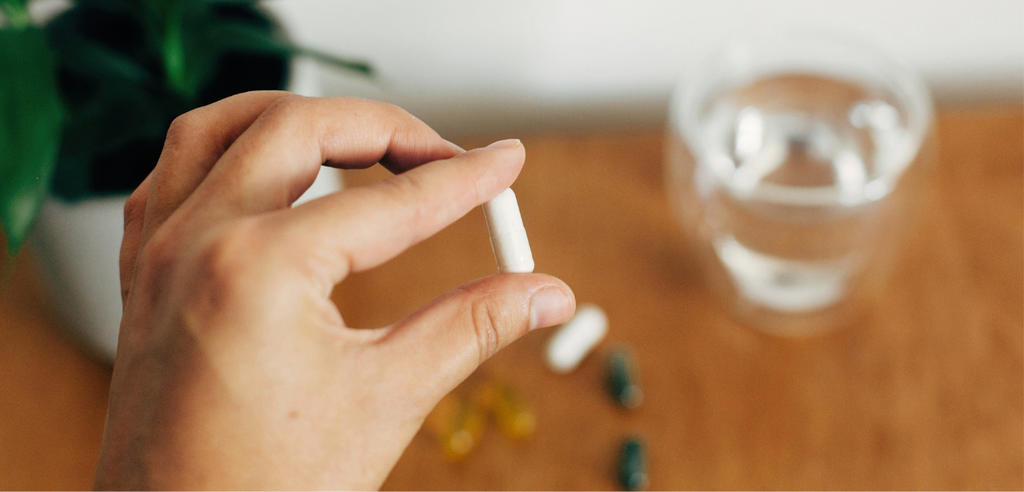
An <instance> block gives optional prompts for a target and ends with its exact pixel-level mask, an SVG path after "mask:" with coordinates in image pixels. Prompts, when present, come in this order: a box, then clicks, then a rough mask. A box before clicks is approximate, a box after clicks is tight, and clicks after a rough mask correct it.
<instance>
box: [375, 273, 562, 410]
mask: <svg viewBox="0 0 1024 492" xmlns="http://www.w3.org/2000/svg"><path fill="white" fill-rule="evenodd" d="M575 311H576V297H575V296H574V295H573V293H572V290H571V289H569V286H568V285H566V284H565V282H562V281H561V280H559V279H557V278H555V277H552V276H550V275H543V274H505V275H494V276H490V277H485V278H482V279H478V280H474V281H472V282H470V283H468V284H465V285H463V286H461V287H459V288H457V289H455V290H452V291H450V292H448V293H446V294H444V295H442V296H441V297H439V298H437V299H435V300H434V301H433V302H431V303H430V304H428V305H426V306H424V307H423V308H422V309H420V310H419V311H417V312H415V313H413V314H411V315H410V316H409V317H407V318H405V319H403V320H402V321H400V322H398V323H397V324H396V325H395V326H394V328H393V330H392V331H391V333H390V334H389V335H388V336H387V337H386V338H385V339H384V340H382V341H381V343H382V345H383V346H382V347H381V348H382V349H383V350H384V351H386V352H390V353H389V354H387V355H388V360H393V361H398V362H397V364H396V365H398V366H400V369H399V368H398V367H396V369H399V371H398V377H399V378H401V379H404V381H400V382H399V381H396V382H398V383H399V384H400V385H401V386H403V387H404V389H406V390H407V391H408V393H406V394H418V395H417V396H422V397H424V398H426V399H427V400H428V401H430V404H431V405H433V404H434V403H436V402H437V400H439V399H440V398H441V397H443V396H444V395H445V394H447V393H448V392H450V391H451V390H452V389H454V388H455V387H456V386H458V385H459V383H461V382H462V381H463V380H465V379H466V378H467V377H469V375H470V374H472V373H473V371H474V370H476V368H477V367H479V366H480V364H481V363H483V362H484V361H485V360H487V359H488V358H490V357H491V356H492V355H494V354H495V353H497V352H498V351H499V350H501V349H502V348H504V347H505V346H507V345H508V344H510V343H512V342H513V341H514V340H516V339H518V338H519V337H521V336H523V335H525V334H526V333H527V332H529V331H530V330H533V329H536V328H546V327H549V326H554V325H557V324H560V323H564V322H566V321H568V320H569V318H571V317H572V315H573V313H574V312H575Z"/></svg>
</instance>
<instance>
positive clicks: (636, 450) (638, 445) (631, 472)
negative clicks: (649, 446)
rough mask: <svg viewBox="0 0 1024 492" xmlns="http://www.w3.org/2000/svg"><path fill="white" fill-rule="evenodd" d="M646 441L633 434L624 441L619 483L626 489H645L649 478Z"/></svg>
mask: <svg viewBox="0 0 1024 492" xmlns="http://www.w3.org/2000/svg"><path fill="white" fill-rule="evenodd" d="M644 448H645V446H644V442H643V441H642V440H641V439H640V438H639V437H637V436H631V437H629V438H627V439H626V440H625V441H623V443H622V450H621V452H620V454H619V483H620V484H621V485H622V488H624V489H626V490H645V489H647V486H648V484H649V480H648V478H647V456H646V454H647V453H646V451H645V449H644Z"/></svg>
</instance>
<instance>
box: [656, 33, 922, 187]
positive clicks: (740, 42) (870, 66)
mask: <svg viewBox="0 0 1024 492" xmlns="http://www.w3.org/2000/svg"><path fill="white" fill-rule="evenodd" d="M780 47H781V48H780ZM787 48H788V49H790V50H791V51H789V52H783V51H782V50H784V49H787ZM827 49H834V50H836V52H838V53H839V54H840V55H842V56H837V57H836V59H832V60H828V61H826V62H824V63H822V60H821V59H817V60H810V59H811V58H814V56H815V51H816V50H817V52H818V53H817V54H820V53H821V51H822V50H827ZM758 55H761V58H758V57H757V56H758ZM769 57H774V58H775V59H776V60H775V61H774V62H769V61H765V60H766V59H768V58H769ZM844 57H849V58H852V59H853V60H848V59H844ZM803 58H806V59H803ZM772 63H774V64H776V65H779V66H780V67H782V66H784V65H792V66H793V67H798V68H776V69H774V70H772V69H767V70H766V69H765V68H764V67H759V66H758V65H759V64H763V65H766V66H771V65H772ZM865 68H867V69H866V70H865ZM784 73H809V74H814V75H823V76H829V77H832V78H836V79H839V80H845V81H848V82H852V83H857V84H861V85H869V86H871V87H876V88H879V89H882V90H884V91H886V92H887V93H888V94H889V95H891V96H892V97H893V98H894V99H895V101H896V102H897V104H899V105H900V106H901V107H900V108H899V109H900V111H901V112H903V111H905V114H906V121H907V125H906V128H907V132H908V134H909V137H910V143H909V145H908V148H907V149H906V152H907V154H908V155H907V157H906V159H904V160H905V162H903V163H902V164H901V165H900V167H899V168H898V169H897V170H896V171H895V172H892V173H889V174H885V175H882V176H878V177H876V178H874V179H873V180H872V181H877V182H879V184H880V185H882V186H884V187H886V188H887V189H889V190H891V189H892V188H893V187H894V186H895V182H896V180H897V179H899V177H900V176H901V175H902V173H903V170H904V169H905V168H906V166H908V165H909V164H910V163H911V162H913V160H914V156H916V155H917V154H918V152H920V149H921V145H922V143H923V142H924V139H925V136H926V135H927V133H928V132H929V131H930V129H931V125H932V118H933V111H934V109H933V106H932V99H931V95H930V93H929V91H928V87H927V85H925V83H924V81H923V80H922V79H921V77H920V76H919V75H918V74H917V73H916V72H914V71H913V70H912V69H911V68H910V67H909V66H907V65H906V64H905V63H904V62H902V61H901V60H898V59H896V58H894V57H892V56H890V55H887V54H886V53H885V52H883V51H882V50H881V49H878V48H877V47H875V46H874V45H872V44H870V43H868V42H865V41H864V40H862V39H859V38H857V37H854V36H850V35H844V34H837V33H833V32H823V31H815V30H806V29H803V30H798V29H789V30H782V31H775V32H771V33H767V32H762V33H757V34H751V35H746V36H740V37H736V38H733V39H731V40H729V41H727V42H725V43H724V44H722V45H720V46H719V47H718V48H717V49H714V50H712V51H711V52H710V53H709V54H708V55H707V56H705V57H703V58H701V59H700V60H699V61H698V62H697V63H696V64H695V65H693V67H692V68H691V69H690V70H689V74H690V76H689V77H684V78H683V80H682V81H681V82H680V83H679V84H678V85H677V87H676V90H675V91H674V93H673V97H672V102H671V105H670V110H669V118H670V124H671V127H672V128H673V131H675V132H676V133H677V134H678V135H680V136H681V137H682V138H683V139H684V140H685V142H686V145H687V146H689V147H690V149H691V151H692V152H693V153H694V154H695V155H694V157H695V158H697V161H698V163H697V165H701V164H700V162H701V161H703V160H704V159H703V158H702V156H701V154H703V153H704V152H705V149H704V148H703V145H702V143H701V139H700V138H699V132H700V125H701V111H702V109H703V106H704V104H705V103H706V102H707V101H708V100H709V98H710V97H713V96H715V95H716V94H718V93H719V92H720V91H722V90H723V89H725V88H728V87H734V86H741V85H745V84H749V83H751V82H754V81H756V80H759V79H762V78H766V77H769V76H772V75H780V74H784ZM711 174H712V175H713V176H714V179H716V180H718V181H720V182H721V181H722V180H723V178H722V176H720V175H719V174H718V173H715V172H711ZM723 184H724V183H723ZM726 188H729V187H726ZM886 194H887V193H886ZM753 195H754V196H753V198H757V199H764V200H767V201H770V202H776V203H790V204H795V205H829V204H835V203H838V202H841V201H842V200H841V198H840V197H839V196H838V195H837V194H835V193H831V192H828V191H826V190H825V189H818V188H793V187H785V186H780V185H769V184H766V185H765V186H763V187H762V188H760V189H757V190H756V191H755V192H754V193H753ZM746 196H749V195H746Z"/></svg>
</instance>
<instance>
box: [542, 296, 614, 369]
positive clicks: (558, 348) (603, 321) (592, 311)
mask: <svg viewBox="0 0 1024 492" xmlns="http://www.w3.org/2000/svg"><path fill="white" fill-rule="evenodd" d="M606 333H608V317H607V316H605V314H604V311H602V310H601V308H599V307H597V306H595V305H593V304H584V305H582V306H580V307H579V308H578V309H576V314H575V315H574V316H573V317H572V319H571V320H569V322H568V323H565V324H564V325H562V327H561V328H559V329H558V331H556V332H555V334H554V335H552V336H551V339H550V341H549V342H548V346H547V362H548V367H550V368H551V370H552V371H555V372H557V373H562V374H565V373H568V372H571V371H572V370H573V369H575V368H576V366H578V365H579V364H580V362H581V361H582V360H583V358H584V357H586V356H587V354H588V353H590V351H591V350H593V348H594V347H595V346H597V344H598V343H599V342H600V341H601V340H602V339H604V336H605V334H606Z"/></svg>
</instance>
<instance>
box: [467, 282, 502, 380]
mask: <svg viewBox="0 0 1024 492" xmlns="http://www.w3.org/2000/svg"><path fill="white" fill-rule="evenodd" d="M470 315H471V316H472V322H473V331H474V332H475V334H476V341H477V346H478V348H479V351H480V363H481V364H482V363H483V362H484V361H486V360H487V359H489V358H491V356H493V355H494V354H495V353H497V352H498V349H500V348H501V347H502V339H503V336H502V331H501V320H500V319H499V316H498V315H497V311H496V310H495V309H494V307H493V306H491V305H490V303H489V302H487V300H486V299H483V298H481V299H476V300H474V301H473V302H472V304H470Z"/></svg>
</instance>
